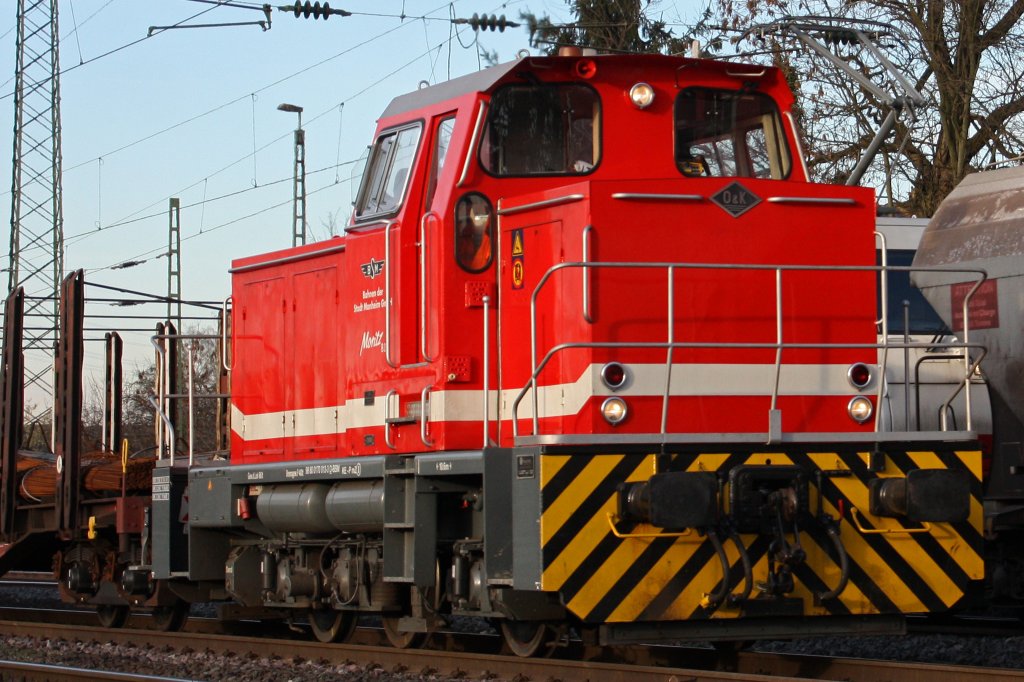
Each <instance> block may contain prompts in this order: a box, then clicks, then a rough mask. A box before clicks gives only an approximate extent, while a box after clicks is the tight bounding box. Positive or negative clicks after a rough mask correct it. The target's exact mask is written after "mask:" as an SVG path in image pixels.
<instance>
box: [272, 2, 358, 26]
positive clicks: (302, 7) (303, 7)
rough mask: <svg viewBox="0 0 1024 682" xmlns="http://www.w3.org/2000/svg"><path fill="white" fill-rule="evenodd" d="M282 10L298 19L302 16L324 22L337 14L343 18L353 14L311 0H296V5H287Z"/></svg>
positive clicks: (326, 3) (328, 4)
mask: <svg viewBox="0 0 1024 682" xmlns="http://www.w3.org/2000/svg"><path fill="white" fill-rule="evenodd" d="M280 9H282V10H284V11H286V12H288V11H291V12H292V13H293V14H295V16H296V17H298V16H301V17H304V18H306V19H309V17H310V16H312V17H313V19H320V18H323V19H324V21H326V20H327V19H329V18H330V16H331V15H332V14H337V15H338V16H341V17H347V16H351V14H352V13H351V12H346V11H345V10H343V9H331V3H329V2H325V3H323V4H321V3H320V2H310V1H309V0H306V1H305V2H300V1H299V0H296V2H295V4H294V5H285V6H284V7H281V8H280Z"/></svg>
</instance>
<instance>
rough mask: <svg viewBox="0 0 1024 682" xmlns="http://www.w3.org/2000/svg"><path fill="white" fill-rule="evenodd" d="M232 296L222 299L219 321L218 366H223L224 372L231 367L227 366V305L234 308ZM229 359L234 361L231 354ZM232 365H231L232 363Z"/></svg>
mask: <svg viewBox="0 0 1024 682" xmlns="http://www.w3.org/2000/svg"><path fill="white" fill-rule="evenodd" d="M234 299H235V297H234V296H228V297H227V298H225V299H224V306H223V307H222V308H221V318H220V319H221V321H220V343H221V346H220V348H221V351H220V364H221V365H223V366H224V371H225V372H230V371H231V369H232V368H231V366H229V365H228V303H231V304H232V308H233V307H234ZM231 359H232V360H234V359H235V356H234V355H233V354H232V356H231ZM232 364H233V363H232Z"/></svg>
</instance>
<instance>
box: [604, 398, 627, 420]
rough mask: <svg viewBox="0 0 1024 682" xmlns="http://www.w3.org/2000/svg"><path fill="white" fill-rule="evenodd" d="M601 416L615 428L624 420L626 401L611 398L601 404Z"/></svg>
mask: <svg viewBox="0 0 1024 682" xmlns="http://www.w3.org/2000/svg"><path fill="white" fill-rule="evenodd" d="M601 414H602V415H604V418H605V420H606V421H607V422H608V423H609V424H611V425H612V426H615V425H616V424H618V423H619V422H621V421H622V420H623V419H625V418H626V401H625V400H623V399H622V398H619V397H614V396H613V397H611V398H608V399H607V400H605V401H604V402H603V403H601Z"/></svg>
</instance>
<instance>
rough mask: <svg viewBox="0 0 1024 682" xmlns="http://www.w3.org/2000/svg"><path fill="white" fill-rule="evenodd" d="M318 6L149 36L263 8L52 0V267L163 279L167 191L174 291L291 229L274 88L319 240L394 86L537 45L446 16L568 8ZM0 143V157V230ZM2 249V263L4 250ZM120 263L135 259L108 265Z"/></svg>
mask: <svg viewBox="0 0 1024 682" xmlns="http://www.w3.org/2000/svg"><path fill="white" fill-rule="evenodd" d="M234 1H235V2H237V3H238V4H243V5H251V4H255V3H251V2H245V1H243V0H234ZM278 2H279V3H280V4H285V2H284V0H278ZM275 6H276V5H275ZM331 6H332V7H336V8H338V7H340V8H343V9H346V10H348V11H351V12H353V15H352V16H349V17H340V16H332V17H330V18H329V19H328V20H326V21H325V20H322V19H321V20H314V19H312V18H310V19H305V18H301V17H299V18H296V17H294V16H293V15H292V14H291V13H286V12H281V11H278V10H276V9H275V11H274V12H273V15H272V24H271V28H270V29H269V30H266V31H264V30H262V29H261V28H259V27H257V26H234V27H217V28H192V29H187V28H178V29H172V30H165V31H159V30H157V31H155V32H152V34H151V35H150V33H151V32H150V27H160V26H171V25H175V24H182V25H188V24H197V23H204V24H209V23H229V22H252V21H257V20H261V19H263V18H264V16H263V13H262V12H259V11H253V10H250V9H245V8H238V7H225V6H213V5H210V4H206V3H203V2H196V1H194V0H60V4H59V13H60V36H61V44H60V64H61V70H62V76H61V121H62V153H63V169H64V172H63V211H64V238H65V244H66V252H65V269H66V270H68V271H70V270H72V269H77V268H84V269H85V271H86V279H87V281H88V282H98V283H102V284H108V285H113V286H122V287H126V288H131V289H136V290H142V291H147V292H152V293H154V294H159V295H163V294H164V293H166V290H167V259H166V257H164V256H163V254H165V253H166V251H167V239H168V200H169V198H171V197H177V198H179V199H180V202H181V206H182V209H181V237H182V245H181V264H182V278H181V279H182V282H181V285H182V295H183V298H185V299H189V300H197V299H199V300H210V301H219V300H222V299H223V298H224V297H225V296H226V295H227V294H228V293H229V290H230V281H229V275H228V272H227V271H228V269H229V267H230V263H231V260H232V259H234V258H238V257H242V256H246V255H252V254H256V253H261V252H265V251H271V250H276V249H281V248H285V247H288V246H290V245H291V235H292V169H293V165H292V164H293V151H294V148H293V131H294V129H295V126H296V123H297V119H296V115H295V114H294V113H288V112H282V111H278V110H277V107H278V105H279V104H281V103H290V104H295V105H299V106H301V107H303V108H304V112H303V114H302V123H303V127H304V129H305V131H306V132H305V135H306V138H305V139H306V170H307V193H308V205H307V222H308V228H307V230H308V235H309V240H310V241H314V240H318V239H323V238H326V237H327V236H328V235H329V233H330V225H331V224H332V223H333V224H335V225H336V226H337V227H336V229H340V228H341V227H343V225H344V223H345V222H346V221H347V219H348V216H349V212H350V210H351V202H352V199H353V193H354V191H355V190H354V188H353V186H352V185H353V184H354V182H353V178H355V182H358V177H359V173H360V172H361V170H362V163H363V158H364V154H365V151H366V147H367V145H368V144H369V143H370V141H371V139H372V135H373V130H374V125H375V121H376V119H377V117H378V116H379V114H380V113H381V112H382V111H383V110H384V108H385V107H386V106H387V104H388V102H389V101H390V100H391V98H393V97H394V96H396V95H399V94H401V93H404V92H408V91H410V90H414V89H416V88H417V87H419V86H420V84H421V83H430V84H434V83H438V82H442V81H444V80H447V79H448V78H452V77H456V76H460V75H463V74H465V73H469V72H471V71H475V70H477V69H479V68H481V67H482V66H486V65H487V62H486V60H485V59H484V58H482V57H481V56H480V55H481V52H487V53H497V56H498V59H499V61H508V60H511V59H514V58H515V57H516V55H517V53H518V52H519V51H520V50H524V49H530V50H531V52H533V53H534V54H536V53H537V52H538V50H537V49H531V48H530V46H529V45H528V34H527V31H526V30H525V28H509V29H507V30H506V31H505V32H504V33H499V32H482V33H479V34H475V33H474V32H473V31H472V30H471V29H470V28H469V27H467V26H461V27H459V26H453V24H452V23H451V21H450V18H451V17H452V16H453V15H454V16H456V17H460V18H468V17H471V16H472V15H473V14H474V13H480V14H483V13H487V14H499V15H500V14H505V15H507V16H508V18H509V19H510V20H515V19H517V18H518V17H519V14H520V13H521V12H533V13H535V14H538V15H544V14H547V15H549V16H551V17H552V19H554V20H556V21H564V20H568V18H569V14H568V12H567V7H566V4H565V3H564V2H562V0H508V1H506V2H497V0H490V1H488V0H456V1H455V2H450V3H448V2H441V1H440V0H404V1H403V0H373V1H372V2H371V0H348V1H345V0H331ZM702 6H703V2H702V1H701V0H681V1H680V2H671V1H666V0H662V2H657V1H656V2H654V3H652V8H653V11H654V12H655V13H656V16H661V17H663V18H664V19H665V20H666V21H670V22H674V21H680V22H684V21H686V20H687V19H692V18H693V17H694V16H695V15H696V14H697V13H698V12H699V11H700V9H701V7H702ZM4 7H5V8H6V12H5V13H4V14H0V83H2V85H0V118H2V117H6V120H7V121H8V125H2V124H0V150H4V149H6V150H11V149H12V134H13V133H12V130H13V122H14V100H13V97H12V96H11V92H12V89H13V86H14V80H13V74H14V65H15V54H16V45H15V38H16V31H15V30H14V27H15V24H16V7H15V3H13V2H9V3H4ZM649 11H652V10H651V9H649ZM5 15H6V16H5ZM402 15H404V16H405V18H404V19H403V18H402ZM455 29H459V31H458V33H457V34H456V32H455ZM147 35H150V37H148V38H147V37H146V36H147ZM132 43H134V44H132ZM119 48H120V49H119ZM108 53H109V54H108ZM4 81H6V82H4ZM6 158H7V159H8V161H5V162H2V163H0V189H2V190H4V191H3V192H2V194H0V229H2V230H3V236H2V237H0V240H2V241H0V243H2V244H4V245H5V246H6V245H7V244H8V243H9V232H10V211H11V193H10V187H11V162H10V159H11V156H10V155H8V156H7V157H6ZM0 260H2V262H3V263H4V267H7V262H8V254H7V252H6V251H5V252H4V253H3V254H2V257H0ZM126 261H142V262H141V263H140V264H138V265H136V266H134V267H131V268H125V269H112V266H115V265H118V264H121V263H124V262H126ZM5 279H6V277H5ZM29 293H30V294H31V293H32V292H29ZM86 293H87V296H89V295H94V294H96V293H97V292H96V291H95V290H93V289H87V292H86ZM99 295H102V294H99ZM121 310H122V311H124V310H125V309H121ZM129 310H131V309H129ZM150 312H154V311H153V310H152V309H151V310H150ZM157 312H158V311H157ZM124 324H126V325H132V326H136V327H138V326H145V327H147V328H151V326H152V322H149V321H146V322H137V323H134V322H130V321H129V322H125V323H124ZM92 326H96V324H94V323H89V324H87V327H92ZM89 336H90V337H91V338H96V337H97V336H100V335H99V334H96V333H90V334H89ZM146 336H147V335H145V334H138V335H136V337H137V338H135V337H133V338H130V339H128V341H127V344H126V345H127V346H128V351H127V352H128V353H129V355H131V356H134V355H133V354H135V355H138V354H142V355H147V354H148V353H149V352H150V347H149V343H148V340H147V339H146ZM100 355H101V348H100V346H99V344H95V343H93V344H91V345H87V363H95V362H97V361H98V358H99V357H100Z"/></svg>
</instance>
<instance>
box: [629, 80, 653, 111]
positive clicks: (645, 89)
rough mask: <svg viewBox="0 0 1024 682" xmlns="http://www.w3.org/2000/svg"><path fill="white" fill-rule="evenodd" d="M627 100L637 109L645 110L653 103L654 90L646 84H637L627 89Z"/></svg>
mask: <svg viewBox="0 0 1024 682" xmlns="http://www.w3.org/2000/svg"><path fill="white" fill-rule="evenodd" d="M629 100H630V101H631V102H632V103H633V105H634V106H636V108H637V109H646V108H647V107H649V106H651V104H653V103H654V88H652V87H651V86H650V85H648V84H647V83H637V84H636V85H634V86H633V87H631V88H630V89H629Z"/></svg>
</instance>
